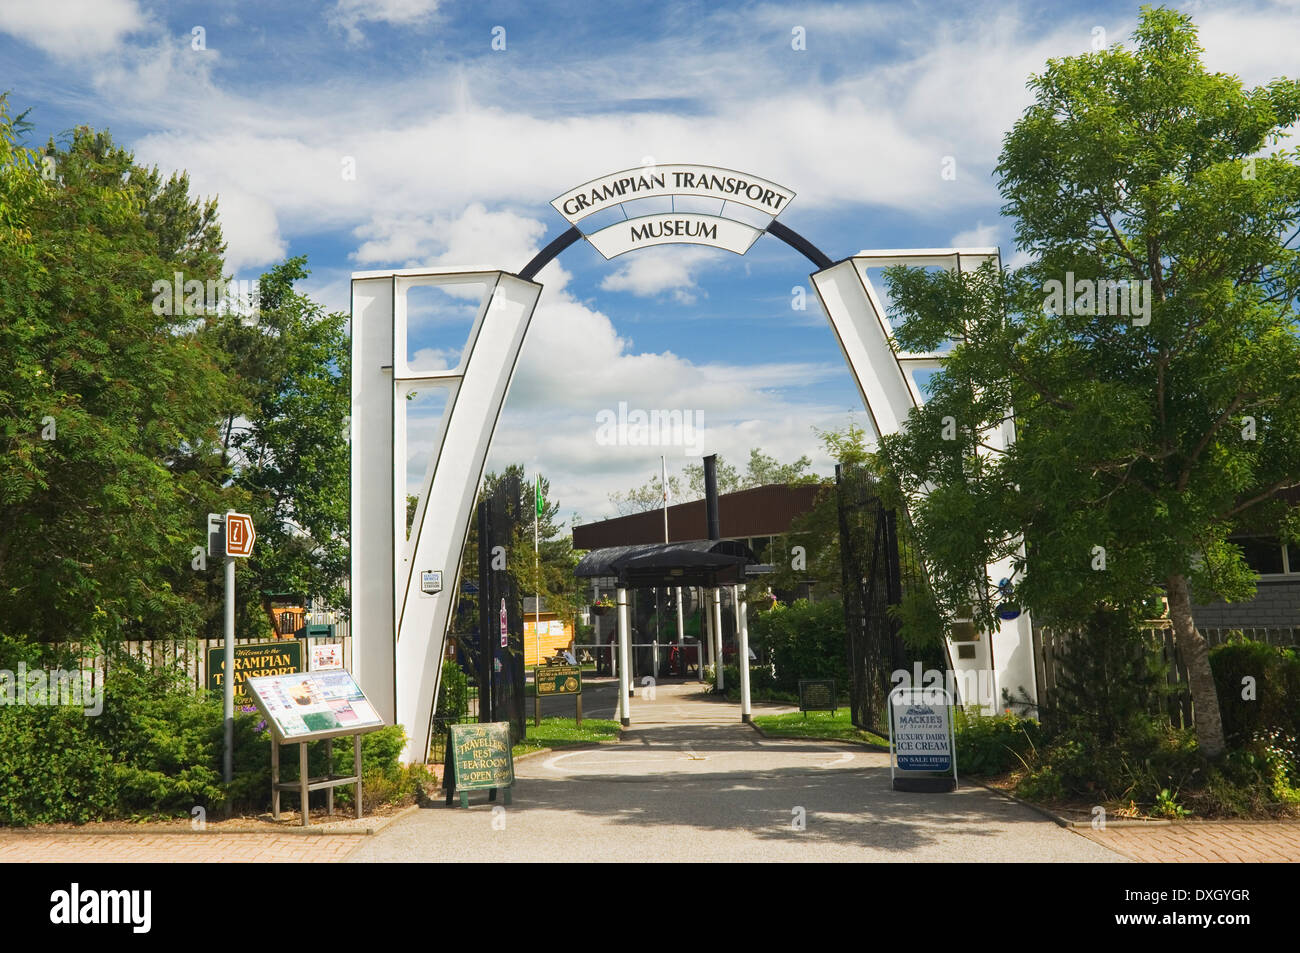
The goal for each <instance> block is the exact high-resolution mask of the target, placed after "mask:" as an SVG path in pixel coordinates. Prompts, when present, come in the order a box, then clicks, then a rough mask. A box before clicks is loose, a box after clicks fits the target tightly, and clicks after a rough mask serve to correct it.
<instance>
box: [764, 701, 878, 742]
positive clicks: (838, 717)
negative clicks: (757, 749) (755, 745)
mask: <svg viewBox="0 0 1300 953" xmlns="http://www.w3.org/2000/svg"><path fill="white" fill-rule="evenodd" d="M754 724H756V725H757V726H758V727H759V728H761V729H763V732H764V733H765V734H767V735H770V736H771V737H773V738H817V739H822V740H831V741H864V742H866V743H868V744H873V745H880V746H881V747H883V748H888V747H889V741H888V740H887V739H885V738H882V737H880V735H877V734H875V733H874V732H870V731H863V730H862V729H861V728H859V727H857V726H856V725H854V724H853V722H852V721H850V720H849V711H848V709H847V708H841V709H840V710H839V711H837V712H829V711H810V712H807V713H806V717H805V713H803V712H797V711H794V712H789V713H787V714H784V715H755V716H754Z"/></svg>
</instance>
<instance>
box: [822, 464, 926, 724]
mask: <svg viewBox="0 0 1300 953" xmlns="http://www.w3.org/2000/svg"><path fill="white" fill-rule="evenodd" d="M835 488H836V498H837V501H838V510H839V537H840V573H841V579H842V585H843V594H844V627H845V635H846V643H847V644H846V648H847V651H848V662H849V674H850V678H849V707H850V710H851V712H852V719H853V724H855V725H857V726H858V727H859V728H865V729H867V730H869V731H881V730H882V729H884V728H885V700H886V696H887V694H888V692H889V687H890V685H889V676H890V673H891V672H893V671H895V670H898V669H907V668H908V667H909V657H908V652H907V651H906V649H905V647H904V645H903V638H902V631H901V627H900V624H899V622H898V621H897V620H896V619H895V618H893V617H892V616H891V615H890V613H889V607H890V606H892V605H898V604H899V603H900V602H901V601H902V596H903V591H904V589H905V588H906V587H910V586H914V585H918V584H920V580H921V578H922V576H921V573H920V571H919V570H920V566H919V563H918V561H917V560H916V558H915V554H914V553H912V552H903V553H900V548H899V538H898V519H897V514H895V512H894V511H893V510H888V509H886V508H885V505H884V503H882V502H881V499H880V495H879V493H878V491H877V488H876V481H875V479H874V477H873V476H872V475H871V473H870V472H869V471H868V470H867V469H866V468H865V467H863V466H860V465H856V464H841V465H839V466H837V467H836V468H835ZM905 549H906V547H905Z"/></svg>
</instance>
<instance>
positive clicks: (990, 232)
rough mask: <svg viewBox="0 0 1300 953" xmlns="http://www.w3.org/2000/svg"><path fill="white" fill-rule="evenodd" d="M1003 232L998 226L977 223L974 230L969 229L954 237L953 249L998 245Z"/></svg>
mask: <svg viewBox="0 0 1300 953" xmlns="http://www.w3.org/2000/svg"><path fill="white" fill-rule="evenodd" d="M1001 231H1002V230H1001V229H1000V228H999V227H998V226H997V225H985V224H984V223H983V222H976V223H975V227H974V228H968V229H966V230H965V231H961V232H958V233H957V234H955V235H953V236H952V247H953V248H986V247H988V246H990V245H996V244H997V243H998V235H999V233H1000V232H1001Z"/></svg>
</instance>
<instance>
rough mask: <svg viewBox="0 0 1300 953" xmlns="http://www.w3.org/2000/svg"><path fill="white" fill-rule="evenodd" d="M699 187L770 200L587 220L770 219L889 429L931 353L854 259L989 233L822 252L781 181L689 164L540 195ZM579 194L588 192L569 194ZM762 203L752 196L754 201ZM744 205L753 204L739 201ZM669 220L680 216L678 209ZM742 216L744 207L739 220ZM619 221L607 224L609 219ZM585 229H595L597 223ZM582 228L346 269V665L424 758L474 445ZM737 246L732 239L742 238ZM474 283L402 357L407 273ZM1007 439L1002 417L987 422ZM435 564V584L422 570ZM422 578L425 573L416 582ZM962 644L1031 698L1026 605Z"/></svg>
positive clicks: (910, 401)
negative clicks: (455, 358) (919, 346)
mask: <svg viewBox="0 0 1300 953" xmlns="http://www.w3.org/2000/svg"><path fill="white" fill-rule="evenodd" d="M711 193H714V194H713V197H715V198H721V199H722V200H723V208H724V209H725V206H726V203H727V202H736V203H739V204H741V205H744V206H748V207H749V208H750V209H754V210H757V211H759V212H764V213H770V221H769V222H768V224H767V227H766V228H765V229H758V228H756V227H755V226H753V225H750V224H744V228H747V229H749V231H750V232H755V233H756V234H753V235H750V234H749V233H748V232H746V231H744V229H742V228H734V227H731V226H724V225H721V224H718V225H717V226H716V227H715V228H714V229H713V230H712V234H710V228H709V226H710V224H711V221H712V222H716V223H722V222H732V221H733V220H731V219H724V218H721V217H720V216H711V215H703V214H700V213H680V214H679V213H676V212H669V213H658V214H655V215H648V216H642V217H638V218H632V219H628V220H627V221H626V222H622V223H618V224H617V225H614V226H609V227H606V228H604V229H601V230H600V231H598V232H593V233H592V234H591V236H590V238H591V240H593V244H594V245H595V246H596V247H597V248H598V250H601V249H602V248H603V249H604V250H603V251H602V254H604V253H606V252H609V251H611V250H612V251H613V254H610V255H608V257H613V255H614V254H622V253H624V252H625V251H630V250H633V249H635V248H637V247H643V246H644V245H646V244H659V243H663V241H664V239H665V238H668V239H670V240H673V241H678V242H688V243H694V244H706V245H712V246H713V247H725V248H728V250H731V251H734V252H736V253H738V254H743V253H744V251H746V250H747V249H748V247H749V246H750V245H752V244H753V241H755V240H756V239H757V237H759V236H760V235H761V234H763V233H764V232H766V233H770V234H773V235H776V236H777V237H779V238H781V239H782V240H783V241H785V242H787V243H788V244H790V245H792V246H793V247H795V248H796V249H798V250H799V251H801V252H802V253H804V254H805V255H806V256H807V257H809V258H810V259H811V260H812V261H814V263H816V264H817V265H818V270H817V271H816V272H814V273H813V274H812V275H811V279H812V284H813V288H814V289H815V290H816V292H817V295H818V297H819V299H820V300H821V302H822V306H823V308H824V310H825V312H826V315H827V317H828V319H829V320H830V324H831V328H832V330H833V331H834V332H835V336H836V339H837V340H838V341H839V344H840V349H841V350H842V351H843V353H844V358H845V361H846V363H847V364H848V366H849V371H850V373H851V374H852V375H853V378H854V381H855V382H856V384H857V387H858V391H859V393H860V394H861V395H862V400H863V404H864V406H865V407H866V409H867V413H868V416H869V417H870V420H871V424H872V427H873V429H874V430H875V432H876V436H877V437H879V436H881V435H883V434H889V433H895V432H897V431H898V430H900V429H901V428H902V427H903V426H904V424H905V423H906V420H907V414H908V412H909V411H910V410H911V408H912V407H914V406H916V405H918V404H919V403H920V402H921V400H922V397H921V393H920V390H919V388H918V387H917V385H916V382H915V381H914V380H913V378H912V373H913V372H914V371H917V370H926V369H932V368H935V367H937V366H938V364H939V362H940V361H941V357H940V356H939V355H934V354H909V353H900V352H896V351H895V350H894V349H893V348H892V347H891V346H890V343H889V325H888V322H887V319H886V317H885V312H884V310H883V309H882V307H881V305H880V301H879V297H878V295H877V294H876V291H875V289H874V288H873V287H872V284H871V281H870V279H869V277H868V274H867V269H868V268H879V267H884V266H888V265H897V264H903V265H917V266H925V265H938V266H942V267H947V268H955V269H967V268H973V267H978V266H979V265H980V264H982V263H983V262H985V261H988V260H990V259H993V260H995V261H997V260H998V256H999V252H998V249H997V248H965V249H957V248H947V249H921V250H892V251H862V252H859V253H858V254H856V255H853V256H852V257H850V258H846V259H844V260H842V261H840V262H836V263H832V262H831V261H830V259H828V258H826V256H825V255H823V254H821V253H820V252H819V251H817V249H816V248H814V247H813V246H812V245H810V244H809V243H808V242H806V241H805V240H804V239H802V238H801V237H800V236H798V235H797V234H795V233H794V232H792V231H790V230H789V229H788V228H785V227H784V226H782V225H781V224H780V223H779V222H777V221H776V220H775V218H776V215H777V214H779V213H780V211H783V210H784V206H785V205H786V204H788V202H789V200H790V199H791V198H793V195H794V193H793V192H790V191H789V190H787V189H783V188H782V187H781V186H777V185H776V184H775V183H771V182H768V181H767V180H764V179H759V178H758V177H756V176H746V175H744V174H742V173H737V172H732V171H730V170H724V169H713V168H711V167H702V166H659V167H651V168H649V169H636V170H628V171H626V172H620V173H614V174H613V175H610V176H605V177H602V178H601V179H596V180H593V181H592V182H590V183H586V184H585V185H583V186H579V187H578V188H576V189H573V190H571V191H570V192H568V193H565V195H562V196H561V197H560V198H558V199H556V202H555V203H553V204H555V205H556V207H557V210H560V211H561V214H564V215H565V217H566V218H568V219H569V220H570V222H571V223H572V222H576V221H577V220H578V219H581V218H583V217H585V216H586V215H589V214H591V213H593V212H595V211H600V210H603V208H607V207H612V206H613V205H616V204H619V203H620V202H627V201H632V200H635V199H638V198H645V197H657V196H664V195H685V194H689V195H692V196H700V195H709V194H711ZM580 201H586V203H587V204H585V205H581V204H579V203H580ZM764 203H766V206H767V207H766V208H763V207H762V206H763V205H764ZM749 218H750V219H751V220H752V218H753V216H752V213H751V214H750V215H749ZM679 223H680V224H679ZM742 224H743V223H742ZM616 230H617V231H616ZM597 236H599V237H597ZM583 237H588V236H584V235H582V234H581V233H580V232H579V231H578V229H577V226H576V224H575V225H574V226H573V227H571V228H570V229H569V231H568V232H566V233H565V234H564V235H562V236H561V237H560V238H559V239H556V241H554V242H552V243H551V245H549V246H548V247H547V249H545V250H544V251H543V252H542V253H541V254H539V255H538V257H537V258H536V259H534V261H533V262H531V263H530V264H529V265H528V266H527V267H525V268H524V269H523V271H522V272H521V275H523V276H524V277H521V276H520V275H515V274H511V273H509V272H506V271H504V270H497V269H482V270H474V269H455V268H441V269H438V268H434V269H405V270H398V271H367V272H357V273H355V274H354V275H353V276H352V434H351V436H352V538H351V555H352V637H353V674H354V675H355V676H356V678H357V681H358V683H359V684H360V685H361V687H362V688H363V689H364V690H365V692H366V694H367V696H368V697H369V698H370V699H371V700H372V702H374V704H375V705H376V707H377V708H378V710H379V712H380V714H381V715H382V716H383V717H384V719H385V720H386V721H389V722H391V723H393V724H401V725H403V726H404V727H405V729H406V732H407V735H408V744H407V750H406V754H405V757H406V758H407V759H408V760H423V759H424V757H425V753H426V752H427V751H428V749H429V728H430V721H431V718H432V714H433V706H434V701H435V699H436V697H437V692H438V681H439V678H440V676H441V671H442V667H441V660H442V657H443V654H444V649H445V641H446V632H447V626H448V624H449V622H450V617H451V613H452V611H453V610H454V608H455V605H456V600H457V595H458V592H459V573H460V569H461V566H460V557H461V551H462V549H463V546H464V543H465V539H466V537H467V535H468V532H469V520H470V516H471V513H472V512H473V507H474V502H475V498H476V495H477V492H478V487H479V484H480V482H481V480H482V476H483V469H484V465H485V463H486V461H487V453H488V449H489V446H490V444H491V441H492V434H493V432H494V431H495V429H496V423H497V419H498V417H499V416H500V413H501V409H502V407H503V406H504V404H505V399H506V395H507V392H508V390H509V386H510V381H511V378H512V377H513V375H514V370H515V366H516V364H517V363H518V359H519V353H520V350H521V349H522V347H523V343H524V338H525V336H526V335H527V333H528V326H529V323H530V321H531V320H532V316H533V311H534V310H535V308H536V306H537V302H538V299H539V298H540V296H541V292H542V285H540V284H538V283H537V282H535V281H533V280H531V278H532V276H533V275H535V274H536V273H537V271H538V270H540V268H541V267H542V266H543V265H544V264H545V263H546V262H547V261H549V260H550V258H552V257H554V256H555V255H556V254H558V253H559V252H560V251H561V250H563V249H564V248H565V247H567V246H568V245H569V244H571V243H572V242H574V241H576V240H577V239H578V238H583ZM742 246H743V247H742ZM467 284H481V285H483V286H485V287H486V291H485V292H484V294H483V296H482V300H481V301H480V303H479V308H478V312H477V315H476V317H475V319H474V323H473V327H472V330H471V332H470V337H469V341H468V343H467V344H466V346H465V349H464V351H463V352H462V355H461V359H460V362H459V363H458V364H457V365H456V366H455V367H453V368H449V369H447V370H440V371H423V370H417V369H413V368H411V367H409V366H408V361H407V353H408V352H407V346H406V335H407V312H406V296H407V293H408V291H409V290H410V289H411V288H413V287H417V286H428V285H432V286H437V287H444V288H446V287H453V286H459V290H461V291H462V292H463V290H464V289H463V286H465V285H467ZM417 388H418V389H428V388H440V389H443V390H444V391H445V393H446V405H445V409H444V411H443V417H442V423H441V426H440V427H439V430H438V436H437V438H436V440H435V446H432V447H430V448H429V450H430V453H431V456H432V463H431V465H430V467H429V470H428V474H427V476H426V478H425V481H424V485H423V487H422V488H421V491H420V494H419V500H418V503H417V505H416V510H415V516H414V521H413V523H412V526H411V532H410V538H409V539H408V538H407V535H406V460H407V446H406V412H407V403H408V400H407V398H408V396H409V395H410V394H411V393H412V391H414V390H416V389H417ZM1000 437H1001V439H1002V440H1003V441H1004V445H1005V442H1006V441H1009V440H1010V439H1011V431H1010V429H1009V427H1007V428H1004V431H1003V433H1002V434H1001V435H1000ZM435 572H436V573H441V580H442V581H443V582H442V586H441V591H428V590H433V589H436V588H438V587H437V585H436V584H431V580H432V577H431V576H426V575H425V574H426V573H435ZM988 572H989V575H990V577H991V578H993V579H998V578H1000V577H1001V576H1008V577H1009V576H1010V575H1011V572H1010V566H1009V564H1008V565H1002V564H999V565H995V566H990V567H988ZM422 581H423V582H424V585H422ZM974 644H975V645H976V646H977V651H976V653H975V656H974V657H973V658H957V657H956V654H957V653H952V652H950V653H949V654H950V656H952V659H953V665H954V667H956V668H957V669H958V671H959V672H962V671H969V672H972V673H973V672H975V671H978V670H980V669H984V670H986V671H991V673H992V683H993V684H992V690H993V697H994V698H997V697H999V696H1000V691H1001V688H1002V687H1004V686H1005V687H1007V688H1008V689H1011V690H1016V689H1019V688H1021V687H1023V688H1025V689H1026V690H1027V692H1028V693H1029V695H1030V698H1031V699H1033V698H1034V691H1035V689H1034V686H1035V680H1034V665H1033V657H1032V648H1031V645H1032V643H1031V639H1030V621H1029V617H1028V613H1024V614H1022V615H1021V616H1020V617H1019V618H1018V619H1016V620H1013V621H1010V622H1003V623H1002V625H1001V626H1000V628H999V630H998V631H997V632H994V633H990V634H989V636H988V637H987V638H985V639H984V640H983V641H982V642H977V643H974Z"/></svg>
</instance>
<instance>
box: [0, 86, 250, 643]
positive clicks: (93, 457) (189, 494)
mask: <svg viewBox="0 0 1300 953" xmlns="http://www.w3.org/2000/svg"><path fill="white" fill-rule="evenodd" d="M54 158H55V161H54V162H53V163H52V164H50V163H44V162H43V161H42V157H40V156H37V155H36V154H35V153H34V152H32V151H31V150H29V149H27V148H25V147H24V146H22V145H21V143H20V142H19V141H18V140H17V138H16V134H15V130H14V128H13V125H12V123H11V122H10V121H9V120H8V117H7V111H5V108H4V106H3V104H2V103H0V161H2V162H3V166H2V167H0V228H3V230H4V235H3V240H0V308H2V309H3V320H2V321H0V440H2V441H3V444H4V454H3V459H2V460H0V511H2V512H3V516H2V517H0V626H3V627H4V628H5V629H6V630H7V631H9V632H10V633H13V634H17V635H28V636H31V637H36V638H42V639H55V638H63V639H78V638H80V639H87V638H97V637H123V636H128V635H134V636H136V637H139V636H140V635H142V634H144V633H147V632H152V631H160V630H163V629H166V630H168V631H181V632H184V631H187V630H188V631H192V630H193V628H194V626H195V625H197V623H198V621H199V618H200V615H201V613H200V612H199V610H198V608H197V607H196V606H195V605H194V604H193V603H192V602H189V601H188V600H186V599H185V598H183V597H182V596H181V595H180V594H179V593H178V592H176V590H175V587H174V585H173V579H174V578H175V576H176V573H177V568H178V567H180V566H188V565H189V562H190V559H191V555H190V547H191V546H193V545H194V544H196V543H197V542H199V541H200V539H201V530H199V529H198V527H199V525H200V524H199V523H196V521H195V511H196V509H199V508H201V506H202V501H204V500H206V499H208V498H210V497H211V496H212V494H211V492H210V491H211V487H210V486H207V487H205V486H204V485H203V478H202V476H201V475H200V474H199V473H198V472H197V471H195V470H194V469H192V468H186V467H185V466H178V464H180V463H181V461H183V460H184V459H185V458H187V457H192V456H193V455H194V454H195V453H201V452H202V448H204V447H207V446H211V445H213V443H214V441H215V438H216V431H215V427H214V424H215V422H216V420H217V417H218V413H217V410H218V408H217V400H218V396H217V395H219V394H220V393H221V392H222V390H223V389H225V387H226V386H227V384H228V381H227V378H226V376H225V375H224V374H223V372H222V370H221V368H220V367H219V366H218V364H217V362H216V360H215V359H214V356H213V354H212V353H211V352H210V351H209V350H208V349H207V348H206V347H204V346H203V343H202V342H201V340H200V338H199V334H198V332H197V330H196V329H195V328H194V327H193V326H192V322H191V321H190V320H189V319H187V318H186V317H184V316H183V315H171V314H158V313H156V312H155V310H154V309H153V307H152V306H151V298H150V288H151V286H152V283H153V282H154V281H155V280H156V279H158V278H159V277H161V276H164V275H170V274H171V273H172V272H173V271H175V270H184V271H186V272H187V273H192V274H194V276H195V277H197V278H200V279H202V280H206V279H208V278H218V277H220V259H219V252H220V250H221V236H220V231H219V229H218V227H217V225H216V223H215V220H214V219H213V217H212V215H211V208H210V206H204V205H201V204H199V203H194V202H190V201H189V199H188V198H187V194H188V182H187V181H185V179H184V177H183V176H177V177H173V178H172V179H170V180H168V181H167V182H163V181H162V180H161V178H160V177H159V176H158V175H157V174H156V173H148V172H144V171H141V170H139V169H137V167H135V166H134V165H133V164H132V161H131V157H130V155H129V154H128V153H126V152H125V151H123V150H121V149H118V148H117V147H115V146H114V145H113V144H112V141H111V140H110V139H109V137H108V136H107V135H106V134H96V133H92V132H90V131H88V130H84V129H83V130H78V131H77V132H76V133H75V134H74V136H73V138H72V141H71V143H70V145H69V146H68V148H67V149H66V150H65V151H62V152H58V153H57V154H56V156H55V157H54ZM51 167H52V168H53V169H55V170H56V172H57V174H56V176H55V177H54V178H46V177H44V176H43V175H42V173H43V172H45V171H46V170H47V169H49V168H51ZM152 226H160V227H157V228H155V229H153V230H151V227H152Z"/></svg>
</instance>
